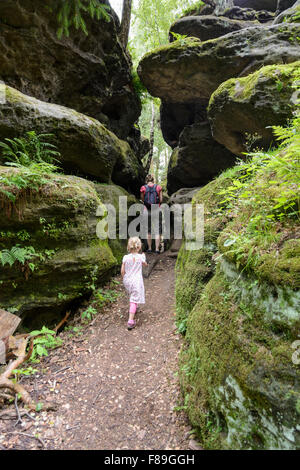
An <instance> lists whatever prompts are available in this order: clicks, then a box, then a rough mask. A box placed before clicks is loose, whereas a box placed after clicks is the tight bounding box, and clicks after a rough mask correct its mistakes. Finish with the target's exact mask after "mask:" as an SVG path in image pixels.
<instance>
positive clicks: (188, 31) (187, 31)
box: [170, 15, 253, 42]
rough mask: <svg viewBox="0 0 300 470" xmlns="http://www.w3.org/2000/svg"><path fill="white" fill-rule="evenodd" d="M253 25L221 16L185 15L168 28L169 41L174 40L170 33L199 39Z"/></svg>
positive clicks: (212, 37) (217, 35)
mask: <svg viewBox="0 0 300 470" xmlns="http://www.w3.org/2000/svg"><path fill="white" fill-rule="evenodd" d="M249 26H253V24H252V23H250V22H245V21H238V20H232V19H230V18H226V17H222V16H213V15H210V16H185V17H183V18H180V19H179V20H177V21H176V22H175V23H174V24H173V25H172V26H171V29H170V42H173V41H174V40H175V37H174V36H173V35H172V33H176V34H181V35H186V36H190V37H196V38H199V39H200V40H201V41H207V40H208V39H214V38H218V37H220V36H224V34H228V33H232V32H234V31H239V30H240V29H243V28H247V27H249Z"/></svg>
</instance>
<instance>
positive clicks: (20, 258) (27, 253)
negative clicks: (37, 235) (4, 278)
mask: <svg viewBox="0 0 300 470" xmlns="http://www.w3.org/2000/svg"><path fill="white" fill-rule="evenodd" d="M35 256H37V254H36V252H35V249H34V248H33V246H28V247H21V246H20V245H16V246H13V247H12V248H11V249H10V250H7V249H5V250H2V251H1V252H0V263H1V264H2V266H5V265H6V264H8V265H9V266H10V267H12V266H13V264H15V263H16V262H18V263H20V264H22V265H24V264H25V263H26V261H29V260H31V259H32V258H34V257H35Z"/></svg>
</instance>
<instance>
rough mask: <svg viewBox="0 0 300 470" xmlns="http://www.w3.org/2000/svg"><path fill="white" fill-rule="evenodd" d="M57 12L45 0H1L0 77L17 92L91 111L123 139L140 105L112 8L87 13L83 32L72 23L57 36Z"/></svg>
mask: <svg viewBox="0 0 300 470" xmlns="http://www.w3.org/2000/svg"><path fill="white" fill-rule="evenodd" d="M103 3H106V4H109V2H108V1H106V0H104V1H103ZM56 16H57V12H56V11H51V8H50V10H49V5H46V3H45V2H44V0H17V1H16V0H2V1H1V2H0V22H1V37H0V57H1V60H0V78H2V80H3V81H4V82H5V83H6V84H7V85H9V86H11V87H13V88H16V89H18V90H19V91H21V92H22V93H25V94H27V95H31V96H34V97H35V98H37V99H40V100H42V101H45V102H50V103H56V104H60V105H63V106H67V107H69V108H72V109H75V110H76V111H78V112H81V113H83V114H87V115H89V116H91V117H94V118H96V119H97V120H98V121H100V122H102V123H103V124H104V125H105V126H106V127H108V128H109V129H110V130H111V131H113V132H114V133H116V134H117V135H118V137H120V138H122V139H126V138H127V136H128V135H129V133H130V129H131V128H132V126H133V124H134V122H135V121H136V120H137V119H138V117H139V114H140V111H141V105H140V101H139V99H138V97H137V95H136V94H135V92H134V90H133V86H132V78H131V63H130V60H129V58H128V56H127V55H126V54H125V52H124V50H123V49H122V46H121V45H120V42H119V40H118V36H117V34H118V30H119V20H118V18H117V16H116V14H115V13H114V12H113V10H111V13H110V16H111V21H109V22H106V21H104V20H101V21H100V22H99V21H97V20H96V19H95V20H91V19H90V18H89V17H87V18H86V22H87V27H88V31H89V35H88V36H86V35H85V34H84V33H83V32H82V31H76V30H75V29H72V31H71V34H70V37H69V38H66V37H62V38H61V39H59V38H58V37H57V29H58V24H57V18H56Z"/></svg>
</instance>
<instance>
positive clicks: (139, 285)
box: [121, 237, 148, 330]
mask: <svg viewBox="0 0 300 470" xmlns="http://www.w3.org/2000/svg"><path fill="white" fill-rule="evenodd" d="M141 249H142V242H141V240H140V239H139V238H138V237H132V238H130V239H129V241H128V246H127V251H128V253H129V254H128V255H126V256H124V258H123V262H122V267H121V275H122V277H123V284H124V287H125V289H126V291H127V293H128V294H129V296H130V298H129V302H130V304H129V319H128V323H127V328H128V330H132V329H133V328H134V327H135V325H136V321H135V319H134V316H135V314H136V311H137V308H138V305H139V304H144V303H145V288H144V280H143V272H142V267H143V266H148V265H147V262H146V257H145V253H140V252H141Z"/></svg>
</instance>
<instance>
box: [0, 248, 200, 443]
mask: <svg viewBox="0 0 300 470" xmlns="http://www.w3.org/2000/svg"><path fill="white" fill-rule="evenodd" d="M154 256H155V255H152V257H154ZM174 265H175V261H174V259H171V258H169V257H167V256H166V255H163V256H162V257H161V258H160V261H159V262H158V263H157V265H156V266H155V268H154V269H153V271H152V273H151V275H150V277H149V278H146V279H145V291H146V304H145V305H144V306H141V309H140V311H139V312H138V313H137V327H136V328H135V329H133V330H132V331H128V330H127V316H128V315H127V312H128V299H127V296H126V294H125V293H124V289H123V287H122V284H120V285H119V287H118V289H119V290H120V291H121V292H122V293H121V295H120V296H119V298H118V300H117V301H116V302H114V303H113V304H110V306H109V307H107V308H105V309H104V311H103V313H101V314H99V315H98V316H97V317H96V319H95V320H94V321H93V322H92V324H91V325H90V326H88V327H86V328H85V329H84V333H83V335H81V336H77V337H74V336H73V337H71V338H69V339H67V338H68V332H67V331H64V332H63V333H62V334H61V337H62V338H63V339H64V344H63V346H62V347H61V348H59V349H56V350H55V351H52V352H51V354H50V355H49V357H47V358H45V359H44V360H43V361H42V363H41V364H40V366H39V368H40V369H42V370H43V375H40V376H39V377H37V376H36V377H35V378H34V379H32V378H26V379H25V380H24V381H23V383H24V385H26V387H27V389H29V390H30V389H31V394H32V396H33V398H34V399H35V400H36V401H38V402H42V403H48V402H55V403H57V405H58V409H57V411H50V412H49V411H48V412H43V411H42V412H41V413H39V414H35V417H36V421H35V422H33V421H30V420H28V419H27V417H24V418H23V420H24V422H25V423H26V424H25V425H23V427H22V426H21V425H20V424H18V425H17V426H15V420H14V421H13V420H5V421H1V422H0V423H5V427H6V430H7V431H11V432H16V431H18V432H20V433H21V432H22V431H23V432H25V433H27V434H33V435H34V434H36V433H37V435H38V436H39V438H40V439H41V441H39V440H37V439H32V438H29V437H28V436H27V437H26V436H25V435H22V434H6V433H5V430H4V433H3V435H4V438H5V441H2V445H3V443H5V446H7V443H9V442H10V441H12V442H13V445H12V448H18V449H20V448H22V449H24V448H26V449H33V448H41V447H44V448H46V449H66V450H68V449H72V450H75V449H76V450H90V449H96V450H99V449H103V450H117V449H129V450H166V449H169V450H175V449H178V450H185V449H189V439H190V437H189V433H188V431H189V430H190V429H191V428H190V427H189V425H188V423H187V420H186V417H185V414H184V412H182V411H181V412H180V411H176V410H174V407H177V406H178V405H181V404H182V398H181V394H180V390H179V385H178V377H177V369H178V363H177V359H178V353H179V350H180V345H181V338H180V335H178V334H176V328H175V323H174V320H175V316H174V312H175V308H174V277H175V274H174V267H175V266H174ZM118 280H119V281H121V278H118ZM27 425H28V427H29V428H27V427H26V426H27ZM1 427H2V424H1ZM42 443H43V444H42ZM0 444H1V442H0Z"/></svg>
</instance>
